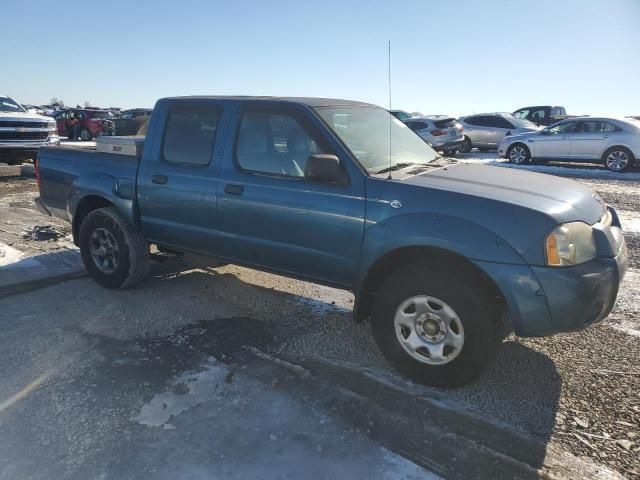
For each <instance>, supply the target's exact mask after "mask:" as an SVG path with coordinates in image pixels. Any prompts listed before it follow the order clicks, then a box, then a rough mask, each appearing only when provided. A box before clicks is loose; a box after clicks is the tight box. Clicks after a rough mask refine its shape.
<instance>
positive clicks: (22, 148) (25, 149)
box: [0, 135, 60, 155]
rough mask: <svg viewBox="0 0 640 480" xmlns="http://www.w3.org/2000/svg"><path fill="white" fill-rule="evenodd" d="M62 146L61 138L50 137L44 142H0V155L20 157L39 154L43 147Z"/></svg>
mask: <svg viewBox="0 0 640 480" xmlns="http://www.w3.org/2000/svg"><path fill="white" fill-rule="evenodd" d="M52 145H60V137H59V136H57V135H56V136H49V137H48V138H47V139H46V140H43V141H0V154H5V155H20V154H23V153H30V152H37V151H38V150H39V149H40V148H41V147H50V146H52Z"/></svg>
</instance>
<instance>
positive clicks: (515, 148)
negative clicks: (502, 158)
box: [507, 142, 531, 165]
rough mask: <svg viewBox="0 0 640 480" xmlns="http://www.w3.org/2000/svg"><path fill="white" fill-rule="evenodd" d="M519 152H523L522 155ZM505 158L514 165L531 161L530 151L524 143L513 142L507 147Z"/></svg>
mask: <svg viewBox="0 0 640 480" xmlns="http://www.w3.org/2000/svg"><path fill="white" fill-rule="evenodd" d="M520 152H523V154H524V157H523V156H522V155H521V154H520ZM512 153H513V155H512ZM516 153H518V155H516ZM512 157H513V158H512ZM507 158H508V159H509V162H510V163H513V164H514V165H525V164H527V163H529V162H530V161H531V151H530V150H529V147H527V146H526V145H525V144H524V143H520V142H518V143H514V144H513V145H511V146H510V147H509V148H508V149H507Z"/></svg>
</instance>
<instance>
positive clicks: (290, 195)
mask: <svg viewBox="0 0 640 480" xmlns="http://www.w3.org/2000/svg"><path fill="white" fill-rule="evenodd" d="M237 122H238V126H237V129H238V133H237V138H236V140H235V142H234V144H233V146H229V147H228V148H226V153H225V157H226V161H225V163H224V168H223V171H222V172H221V177H220V186H219V191H218V192H219V193H218V213H219V216H220V248H221V251H222V252H223V255H224V256H225V257H227V258H229V259H231V260H234V259H235V260H236V261H238V262H239V263H245V264H251V265H256V266H262V267H266V268H269V269H274V270H277V271H282V272H283V273H289V274H293V275H298V276H302V277H306V278H310V279H318V280H326V281H328V282H329V283H334V284H344V285H348V284H350V282H351V281H352V279H353V276H354V274H355V271H356V267H357V264H358V258H359V255H360V247H361V243H362V236H363V231H364V214H365V212H364V207H365V201H364V182H363V179H362V178H359V177H358V178H349V175H348V173H347V172H346V171H344V181H343V182H334V183H322V182H318V181H312V180H308V179H307V178H305V173H304V172H305V165H306V162H307V159H308V158H309V156H310V155H313V154H316V153H332V154H335V153H336V152H335V151H332V150H333V149H332V147H331V146H330V145H329V142H328V141H327V138H326V137H325V136H324V135H323V134H322V132H321V128H320V127H319V125H318V123H317V121H314V119H312V118H311V117H310V115H309V114H308V113H307V112H306V111H303V110H299V109H297V108H293V107H287V108H282V107H280V106H274V107H264V106H253V107H251V106H247V107H245V108H244V109H243V110H242V111H241V113H240V115H239V117H238V119H237ZM342 160H343V159H341V161H342ZM344 166H345V165H344V162H342V167H343V169H344Z"/></svg>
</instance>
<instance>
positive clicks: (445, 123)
mask: <svg viewBox="0 0 640 480" xmlns="http://www.w3.org/2000/svg"><path fill="white" fill-rule="evenodd" d="M433 124H434V125H435V126H436V127H438V128H451V127H456V126H457V125H459V124H458V121H457V120H456V119H455V118H443V119H442V120H436V121H434V122H433Z"/></svg>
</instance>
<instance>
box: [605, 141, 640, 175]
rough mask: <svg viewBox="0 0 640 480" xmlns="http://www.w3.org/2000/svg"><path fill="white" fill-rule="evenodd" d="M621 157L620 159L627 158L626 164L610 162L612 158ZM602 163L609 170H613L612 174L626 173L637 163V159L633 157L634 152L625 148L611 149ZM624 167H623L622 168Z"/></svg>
mask: <svg viewBox="0 0 640 480" xmlns="http://www.w3.org/2000/svg"><path fill="white" fill-rule="evenodd" d="M615 155H619V158H621V159H623V158H626V164H621V163H620V162H618V161H612V160H610V156H615ZM602 163H604V166H605V168H606V169H607V170H611V171H612V172H626V171H627V170H629V169H630V168H631V167H632V166H634V165H635V163H636V158H635V157H634V155H633V152H632V151H631V150H629V149H628V148H625V147H611V148H610V149H608V150H607V151H606V152H604V155H602ZM620 165H622V166H620Z"/></svg>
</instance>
